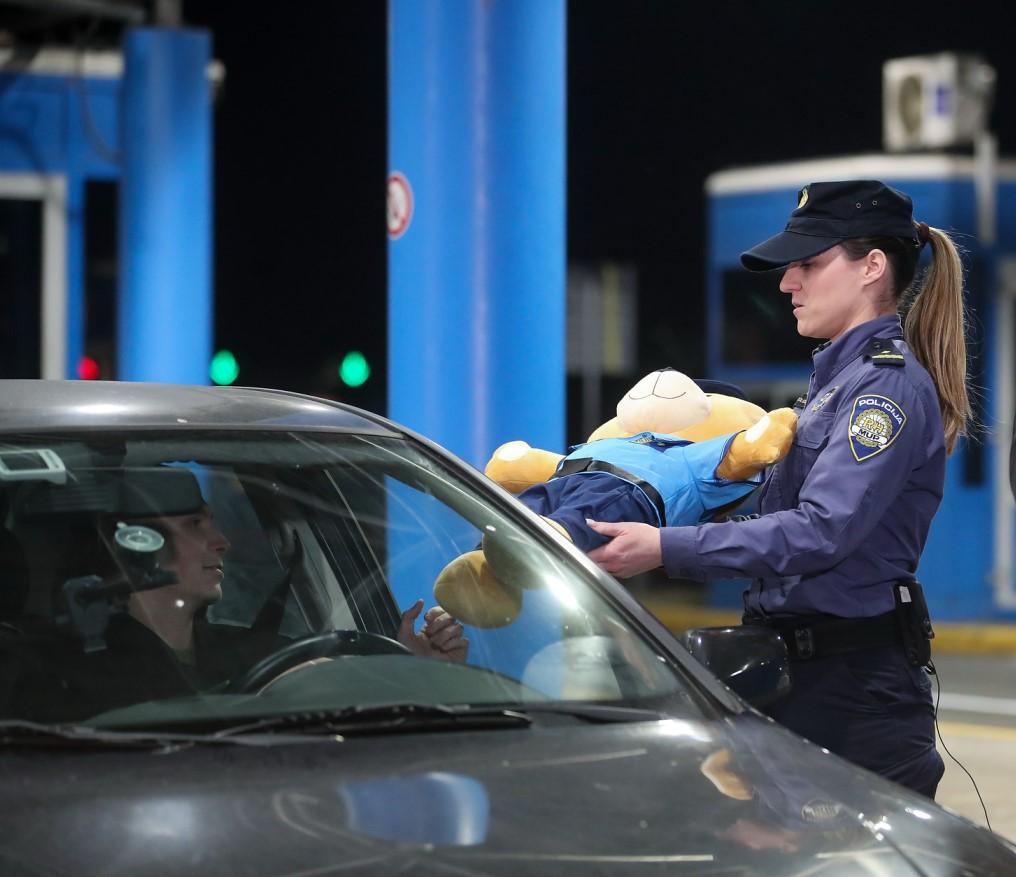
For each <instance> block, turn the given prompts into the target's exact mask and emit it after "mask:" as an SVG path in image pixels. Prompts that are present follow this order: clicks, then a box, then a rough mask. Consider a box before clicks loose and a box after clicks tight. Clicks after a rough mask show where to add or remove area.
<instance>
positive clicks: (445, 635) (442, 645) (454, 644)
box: [396, 599, 469, 661]
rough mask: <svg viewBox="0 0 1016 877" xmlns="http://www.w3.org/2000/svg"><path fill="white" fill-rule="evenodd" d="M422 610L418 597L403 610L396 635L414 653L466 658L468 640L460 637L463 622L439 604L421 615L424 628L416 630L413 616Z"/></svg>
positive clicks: (440, 657)
mask: <svg viewBox="0 0 1016 877" xmlns="http://www.w3.org/2000/svg"><path fill="white" fill-rule="evenodd" d="M421 612H423V600H422V599H421V600H417V601H416V602H415V603H414V604H413V605H412V606H410V607H409V608H408V609H407V610H406V611H405V612H403V613H402V621H401V622H400V624H399V631H398V633H397V634H396V638H397V639H398V641H399V642H400V643H402V645H404V646H405V647H406V648H407V649H409V650H410V651H411V652H412V653H413V654H414V655H419V656H420V657H421V658H438V659H440V660H444V661H465V660H466V658H467V656H468V655H469V640H468V639H466V638H465V637H464V636H463V630H462V625H461V624H459V622H458V621H456V620H455V619H454V618H453V617H452V616H451V615H449V614H448V613H447V612H445V611H444V609H442V608H441V607H440V606H432V607H431V608H430V609H428V610H427V614H426V615H424V616H423V627H422V628H421V629H420V632H419V633H416V630H415V628H416V619H417V618H419V617H420V613H421Z"/></svg>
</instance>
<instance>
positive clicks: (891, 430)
mask: <svg viewBox="0 0 1016 877" xmlns="http://www.w3.org/2000/svg"><path fill="white" fill-rule="evenodd" d="M906 423H907V415H906V414H904V413H903V409H902V408H900V406H899V405H897V404H896V403H895V402H893V400H892V399H889V398H888V397H886V396H877V395H875V394H874V393H869V394H867V395H865V396H858V397H857V398H856V399H855V400H854V410H853V411H852V412H851V414H850V430H849V435H850V450H851V451H852V452H853V454H854V459H855V460H857V462H858V463H862V462H864V461H865V460H867V459H868V458H869V457H874V456H875V454H880V453H882V451H884V450H885V449H886V448H888V447H889V445H891V444H892V443H893V442H894V441H896V437H897V436H898V435H899V434H900V433H901V432H902V431H903V427H904V426H905V425H906Z"/></svg>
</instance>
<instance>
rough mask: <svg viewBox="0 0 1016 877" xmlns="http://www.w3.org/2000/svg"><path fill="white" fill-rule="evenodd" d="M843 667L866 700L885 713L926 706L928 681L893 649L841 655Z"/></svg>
mask: <svg viewBox="0 0 1016 877" xmlns="http://www.w3.org/2000/svg"><path fill="white" fill-rule="evenodd" d="M842 660H843V664H844V666H845V667H846V669H847V671H848V672H849V673H850V675H851V677H853V679H854V680H855V681H856V682H857V684H858V685H859V686H860V687H861V688H863V689H864V691H865V692H866V693H867V694H868V696H869V697H870V698H871V699H872V700H874V701H875V702H877V703H878V704H879V705H881V706H884V707H886V708H887V709H893V708H894V707H912V706H914V705H916V704H924V703H927V702H929V700H930V697H931V678H930V677H929V676H928V674H927V673H926V672H925V671H924V669H923V668H922V667H915V666H913V665H912V664H911V663H910V662H909V661H907V659H906V657H905V656H904V654H903V651H902V649H900V648H895V647H887V648H879V649H868V650H866V651H859V652H850V653H848V654H846V655H843V658H842Z"/></svg>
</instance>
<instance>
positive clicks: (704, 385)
mask: <svg viewBox="0 0 1016 877" xmlns="http://www.w3.org/2000/svg"><path fill="white" fill-rule="evenodd" d="M693 380H694V381H695V383H696V384H698V387H699V389H700V390H701V391H702V392H703V393H719V394H720V395H722V396H733V397H734V398H735V399H744V400H745V402H747V401H748V394H747V393H745V392H744V390H742V389H741V388H740V387H739V386H737V384H729V383H727V382H726V381H714V380H710V379H709V378H694V379H693Z"/></svg>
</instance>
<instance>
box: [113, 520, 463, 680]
mask: <svg viewBox="0 0 1016 877" xmlns="http://www.w3.org/2000/svg"><path fill="white" fill-rule="evenodd" d="M137 523H141V524H143V525H145V526H148V527H151V528H152V529H154V530H156V531H157V532H159V533H160V534H161V535H162V536H163V537H164V538H165V539H166V545H165V547H164V548H163V549H162V550H161V552H160V555H161V557H160V566H161V567H162V568H163V569H165V570H167V571H170V572H173V573H175V574H176V577H177V579H178V581H177V582H176V583H175V584H172V585H166V586H164V587H161V588H154V589H152V590H147V591H137V592H135V593H133V594H131V596H130V599H129V601H128V604H127V611H128V614H129V615H130V616H131V618H133V619H134V620H135V621H138V622H140V623H141V624H143V625H145V627H147V628H148V629H149V630H151V631H152V632H153V633H155V634H156V635H157V636H158V637H159V639H161V640H162V641H163V642H164V643H165V644H166V645H167V646H168V647H169V648H170V649H171V650H172V652H173V654H174V656H175V657H176V659H177V660H178V661H180V662H181V663H182V664H185V665H190V666H193V665H194V664H195V663H196V657H197V655H196V650H197V648H198V646H196V637H200V636H201V634H200V631H201V629H202V622H203V615H204V610H205V609H206V608H207V607H208V606H210V605H211V604H213V603H215V602H217V601H218V600H220V599H221V598H222V580H223V577H224V576H225V554H226V552H227V551H228V550H229V547H230V546H229V540H228V539H226V537H225V535H224V534H223V533H222V531H221V530H220V529H219V528H218V527H217V526H216V525H215V522H214V521H213V520H212V511H211V509H210V508H209V507H208V505H207V504H206V503H204V502H202V504H201V506H200V507H199V508H197V509H196V510H194V511H193V512H190V513H187V514H182V515H164V516H161V517H157V518H149V519H142V520H140V521H138V522H137ZM423 606H424V601H423V600H422V599H421V600H417V601H416V603H415V604H413V605H412V606H410V607H409V608H408V609H406V610H405V611H404V612H403V613H402V617H401V621H400V624H399V628H398V632H397V634H396V639H397V640H398V641H399V642H400V643H402V645H404V646H405V647H406V648H408V649H409V650H410V651H411V652H413V653H414V654H415V655H419V656H420V657H425V658H438V659H441V660H450V661H465V659H466V656H467V654H468V650H469V642H468V640H466V639H465V638H464V636H463V629H462V625H461V624H459V623H458V622H457V621H456V620H455V619H454V618H453V617H452V616H451V615H449V614H448V613H447V612H445V611H444V610H443V609H442V608H441V607H440V606H433V607H432V608H430V609H429V610H427V612H426V614H425V615H424V617H423V622H424V623H423V627H422V628H421V630H420V631H419V632H416V631H415V624H416V620H417V619H418V618H419V617H420V614H421V612H422V611H423ZM204 624H205V626H207V627H216V626H215V625H207V623H204ZM218 626H219V627H222V626H223V625H218Z"/></svg>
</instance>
